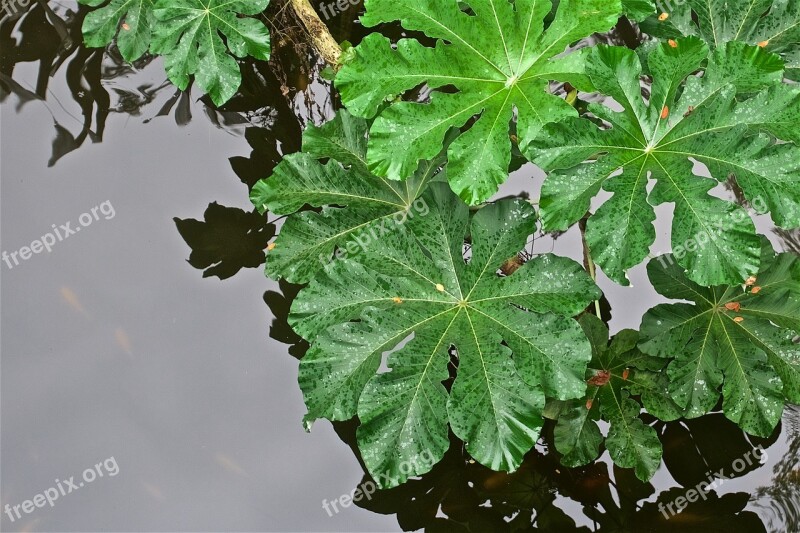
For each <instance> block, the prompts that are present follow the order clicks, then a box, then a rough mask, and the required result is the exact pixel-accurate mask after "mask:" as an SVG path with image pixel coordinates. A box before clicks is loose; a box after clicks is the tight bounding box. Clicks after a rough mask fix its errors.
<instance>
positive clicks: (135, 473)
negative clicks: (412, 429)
mask: <svg viewBox="0 0 800 533" xmlns="http://www.w3.org/2000/svg"><path fill="white" fill-rule="evenodd" d="M50 6H52V12H50V13H47V12H46V11H45V9H43V7H42V4H36V5H35V6H34V7H32V8H31V9H30V11H28V12H27V14H26V15H25V16H24V17H22V18H21V19H18V20H16V21H11V22H8V21H7V22H5V23H4V24H3V25H2V26H1V27H0V39H1V40H0V43H1V45H2V54H1V61H2V63H1V64H0V76H2V77H0V86H1V87H2V88H3V93H2V100H3V105H2V106H1V107H0V113H1V114H0V120H2V129H1V130H0V174H1V177H0V178H1V181H0V183H1V184H2V190H1V192H0V198H1V200H2V220H1V222H0V229H1V231H2V251H6V252H8V253H9V254H10V253H12V252H17V251H19V250H20V249H21V248H22V247H24V246H29V245H30V243H31V242H32V241H33V240H36V239H39V238H40V237H42V236H44V235H46V234H47V233H54V232H55V230H56V229H58V230H59V233H66V230H62V229H61V226H62V225H64V224H66V223H67V221H70V224H71V229H73V230H74V229H76V228H77V227H80V228H81V229H80V231H79V232H75V233H74V234H72V235H70V236H68V237H66V238H64V240H62V241H59V240H58V239H56V242H55V244H53V245H52V251H50V252H47V251H42V252H41V253H39V254H35V255H33V256H32V257H30V258H29V259H27V260H19V255H17V258H18V260H19V264H16V265H15V264H14V262H13V260H12V262H11V264H12V266H13V268H9V267H8V266H7V265H6V264H5V263H3V264H2V265H0V272H2V287H1V288H0V290H1V291H2V326H1V328H2V329H1V331H0V340H1V342H2V346H1V350H2V383H1V387H2V392H1V395H2V398H1V401H2V413H1V414H2V427H0V430H1V431H0V454H2V473H0V481H1V482H2V487H0V504H2V507H3V509H5V506H6V505H7V504H8V505H10V506H12V507H13V506H15V505H19V504H22V503H23V502H24V501H25V500H28V499H32V498H33V497H34V496H35V495H36V494H39V493H44V492H45V491H47V490H48V489H50V488H51V487H53V489H54V490H55V489H56V488H57V487H59V485H60V486H61V487H63V485H64V481H65V480H67V479H69V478H70V477H71V476H75V482H76V483H77V482H78V481H80V480H82V479H84V478H83V472H84V470H85V469H87V468H94V465H100V466H99V467H98V468H97V470H100V471H102V472H103V473H104V475H103V477H98V478H97V479H96V480H94V481H92V482H90V483H85V486H83V487H79V488H78V489H76V490H75V491H73V492H72V493H68V494H61V495H59V497H58V499H57V500H55V501H54V502H53V506H52V507H51V506H50V505H49V504H45V505H44V507H43V508H41V509H35V510H34V511H33V512H31V513H30V514H24V513H23V514H22V518H19V519H17V518H16V517H15V520H14V521H12V520H11V519H10V518H9V516H8V515H6V514H5V513H4V514H3V515H2V522H0V528H2V530H3V531H136V530H146V531H207V530H209V531H221V530H237V531H396V530H399V529H407V530H408V529H420V528H426V529H428V530H431V531H504V530H513V531H525V530H531V529H538V530H543V531H631V532H639V531H667V530H680V531H728V532H733V531H743V532H751V531H753V532H755V531H792V532H798V531H800V516H799V515H800V485H799V484H800V473H798V462H799V461H800V412H799V411H797V410H795V409H793V408H789V409H787V411H786V413H785V416H784V420H783V424H782V425H781V427H780V428H778V430H776V432H775V434H774V435H773V436H772V437H771V438H770V439H754V438H750V437H748V436H747V435H745V434H744V433H742V431H741V430H739V429H738V428H737V427H736V426H735V425H733V424H732V423H730V422H728V421H727V420H726V419H725V418H724V416H722V415H721V414H712V415H709V416H706V417H704V418H702V419H699V420H692V421H683V422H676V423H670V424H663V423H658V422H655V421H652V423H653V424H654V425H655V427H656V429H657V430H658V431H659V433H660V434H661V435H662V437H663V438H662V442H663V445H664V461H665V464H664V465H662V468H661V470H659V472H658V473H657V474H656V476H655V478H654V479H653V480H652V481H651V483H649V484H648V483H642V482H640V481H638V480H636V479H635V477H634V476H633V474H632V472H631V471H628V470H620V469H616V468H614V467H613V465H612V464H611V462H610V460H609V458H608V455H607V454H605V455H604V456H603V457H602V458H601V460H599V461H597V462H596V463H595V464H593V465H590V466H587V467H585V468H580V469H567V468H564V467H562V466H560V465H559V464H558V461H557V459H556V458H555V455H554V454H548V447H547V442H549V439H548V438H547V437H548V435H547V431H545V438H544V439H543V440H542V444H541V445H540V446H539V447H538V448H537V449H536V450H534V451H532V452H531V453H530V457H529V458H528V460H526V462H525V464H524V465H523V467H522V468H521V469H520V470H519V471H518V472H517V473H515V474H512V475H505V474H498V473H494V472H491V471H488V470H487V469H485V468H483V467H481V466H480V465H478V464H474V463H471V462H470V461H469V460H468V458H466V455H465V454H464V453H463V451H462V447H461V445H460V443H458V442H455V441H454V443H453V446H452V447H451V450H450V452H449V453H448V455H447V456H446V458H445V460H444V461H443V462H442V463H441V464H440V465H438V466H437V467H436V468H435V469H434V471H433V472H431V473H430V474H429V475H426V476H424V477H423V478H422V479H419V480H412V481H410V482H409V483H407V484H406V485H404V486H401V487H398V488H396V489H392V490H389V491H385V492H381V493H376V494H372V495H370V497H369V499H366V498H365V499H362V501H360V502H358V503H357V504H356V505H350V506H348V507H347V508H341V506H338V507H337V509H338V511H339V512H332V510H331V512H330V513H329V512H326V510H325V509H324V508H323V502H324V501H327V502H331V501H335V500H338V499H339V498H340V497H341V496H342V495H345V494H348V493H352V491H353V489H354V488H356V486H357V485H359V483H362V482H363V481H366V479H365V478H364V470H363V469H362V467H361V465H360V463H359V459H358V455H357V453H356V452H355V451H354V450H355V439H354V435H355V424H354V423H345V424H336V425H332V424H330V423H327V422H320V423H317V424H316V425H315V426H314V429H313V431H312V433H311V434H310V435H309V434H306V433H305V432H304V431H303V429H302V426H301V423H300V420H301V418H302V415H303V414H304V412H305V409H304V406H303V401H302V397H301V394H300V390H299V388H298V386H297V382H296V377H297V359H298V358H299V357H301V356H302V354H303V353H304V349H305V346H304V343H302V342H301V341H300V339H298V338H297V337H296V336H295V335H294V334H293V333H292V332H291V330H290V329H289V328H288V326H287V325H286V323H285V317H286V314H287V313H288V306H289V304H290V303H291V298H292V295H293V294H294V292H295V291H296V290H297V289H296V287H290V286H279V285H278V284H276V283H274V282H272V281H270V280H268V279H267V278H265V277H264V276H263V275H262V273H261V263H262V262H263V249H264V248H265V247H266V244H267V242H268V240H269V239H270V238H271V237H272V236H273V235H274V233H275V231H276V229H279V226H280V221H272V219H271V218H270V217H266V218H265V217H261V216H259V215H257V214H254V213H253V211H252V209H251V206H250V204H249V202H248V200H247V196H248V187H249V186H252V185H253V183H255V181H256V180H258V179H259V178H262V177H266V176H268V175H269V174H270V172H271V169H272V168H273V167H274V165H275V164H276V163H277V162H278V161H279V159H280V156H281V154H282V153H290V152H293V151H296V150H298V149H299V147H300V134H301V132H302V129H303V126H304V125H305V124H306V123H309V122H317V123H319V122H321V121H324V120H325V119H327V118H330V117H331V116H332V114H333V110H334V106H335V105H336V104H337V102H336V101H335V99H332V98H331V96H330V88H329V85H328V83H327V82H325V81H324V80H321V79H320V78H319V77H318V76H317V73H318V66H316V65H315V62H314V59H313V57H312V56H311V55H310V52H309V50H307V48H306V47H305V46H304V45H303V43H302V34H301V33H300V32H299V31H298V30H297V28H294V27H292V21H291V20H290V19H287V17H286V16H285V14H280V13H279V10H277V9H276V8H275V7H273V8H272V9H271V11H270V12H269V13H268V16H269V21H270V23H271V24H274V25H276V26H277V27H281V28H283V29H284V30H285V31H282V32H281V33H280V35H279V36H278V37H277V38H276V41H277V44H278V47H277V48H278V51H277V52H276V54H275V56H276V57H275V58H274V59H273V61H272V63H270V64H267V63H263V62H248V63H247V64H245V65H244V66H243V71H244V77H245V82H244V85H243V89H242V94H241V95H240V96H237V97H236V98H235V99H234V100H233V101H232V102H230V103H229V104H228V105H227V106H226V107H225V108H224V109H221V110H220V109H215V108H213V107H212V106H211V105H210V103H209V102H208V101H207V100H206V99H198V95H196V94H191V93H190V94H185V95H180V94H177V93H175V91H174V88H173V87H172V86H170V85H169V84H168V83H165V79H164V74H163V70H162V67H161V65H160V63H159V61H158V60H143V61H142V62H141V64H137V65H135V66H134V67H131V66H126V65H124V64H123V63H122V62H121V61H119V60H118V59H117V58H115V57H114V55H113V53H112V54H110V55H106V56H103V54H102V53H101V51H96V50H87V49H85V48H82V47H81V46H80V23H81V20H82V16H83V14H84V11H83V10H81V11H80V12H78V13H77V14H76V9H77V8H76V6H75V5H74V4H71V3H64V4H55V3H52V2H51V3H50ZM356 15H357V8H352V9H350V10H349V11H346V12H345V13H344V14H343V15H341V16H337V17H335V18H333V19H332V20H331V21H330V25H331V27H332V28H333V29H334V33H335V34H336V37H337V39H338V40H344V39H350V40H351V41H353V42H357V41H358V39H359V38H360V37H361V36H362V35H363V29H362V28H360V27H359V26H358V24H357V23H354V22H353V20H354V18H355V16H356ZM287 28H288V29H287ZM620 38H629V36H626V35H624V34H623V35H622V36H621V37H620ZM541 179H542V174H541V172H539V171H538V170H537V169H535V168H533V167H532V166H530V165H528V166H525V167H523V168H522V169H520V170H519V171H517V172H515V173H514V175H513V176H512V179H511V180H510V181H509V183H508V184H507V185H506V186H505V188H504V191H503V194H517V193H519V192H520V191H522V190H528V191H536V190H538V185H539V184H540V183H541ZM93 208H94V214H93V213H92V209H93ZM84 213H86V214H87V215H86V216H83V214H84ZM659 215H660V216H661V217H660V219H659V222H660V225H659V228H658V241H657V243H656V245H655V247H654V250H657V251H666V250H668V247H669V244H668V243H669V239H668V227H669V224H668V223H664V221H665V220H669V218H668V217H669V215H670V213H669V210H668V209H664V210H661V211H660V212H659ZM82 222H88V223H87V224H86V225H85V226H82V225H81V223H82ZM272 222H275V224H272ZM762 222H763V221H762ZM53 225H55V226H56V228H53ZM762 229H764V231H766V232H769V233H770V236H771V238H772V240H773V242H774V243H775V244H776V246H779V247H782V248H787V247H789V246H791V245H792V243H794V246H797V244H796V243H797V240H796V236H792V235H784V236H779V235H777V234H774V233H772V232H771V231H770V230H769V227H768V226H766V225H765V224H762ZM62 237H63V235H62ZM793 239H794V240H793ZM535 250H536V251H551V250H552V251H555V252H556V253H559V254H561V255H570V256H572V257H574V258H576V259H580V235H579V234H578V233H577V232H576V231H575V230H572V231H570V232H568V233H567V234H565V235H563V236H560V237H559V238H558V239H556V240H553V239H551V238H546V237H541V238H539V239H537V240H536V241H535ZM187 260H188V261H187ZM631 279H632V281H633V286H632V287H629V288H622V287H619V286H616V285H614V284H613V283H611V282H609V281H608V280H607V279H605V278H603V277H602V276H601V279H600V284H601V286H602V288H603V289H604V290H605V291H606V295H607V297H608V300H609V303H610V306H611V312H612V314H613V318H612V321H611V327H612V330H613V331H618V330H619V329H622V328H625V327H633V328H636V327H638V325H639V321H640V319H641V316H642V314H643V312H644V311H645V310H647V309H648V308H649V307H651V306H652V305H653V304H655V303H657V302H659V301H661V300H660V297H659V296H658V295H656V294H655V292H654V291H653V289H652V287H650V286H649V284H648V282H647V279H646V275H645V272H644V268H643V267H638V268H636V269H634V271H633V272H632V274H631ZM759 446H760V447H761V448H763V449H764V450H765V451H766V457H765V458H764V462H763V464H760V463H759V462H758V461H751V463H752V464H750V465H747V466H746V467H744V468H742V469H740V471H735V465H737V464H740V463H737V460H739V459H744V458H747V457H753V450H754V449H756V448H757V447H759ZM720 469H722V470H723V471H724V474H725V475H726V476H731V477H732V479H726V480H724V482H723V483H722V484H721V485H719V486H718V488H717V489H716V490H715V491H714V492H713V493H712V494H711V495H710V496H709V497H708V499H707V500H706V501H703V500H700V501H698V502H697V503H694V504H691V505H690V506H689V508H687V509H686V510H684V511H683V512H682V513H680V514H679V515H677V516H676V517H674V518H672V519H670V520H669V521H666V520H665V519H664V517H663V515H662V514H661V513H660V512H659V508H658V504H659V503H663V504H667V503H670V502H672V501H674V500H675V499H676V498H677V497H679V496H681V495H685V494H686V492H687V491H688V490H689V489H690V488H692V487H694V486H696V485H697V484H698V483H699V482H701V481H704V480H706V479H707V477H708V472H710V471H713V472H718V471H720ZM57 479H58V480H59V482H56V480H57ZM64 492H66V491H64ZM329 509H331V507H329ZM12 513H13V511H12ZM12 516H13V515H12Z"/></svg>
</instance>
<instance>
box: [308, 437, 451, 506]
mask: <svg viewBox="0 0 800 533" xmlns="http://www.w3.org/2000/svg"><path fill="white" fill-rule="evenodd" d="M435 463H436V460H435V458H434V457H433V454H432V453H431V452H430V451H429V450H425V451H423V452H422V453H421V454H419V456H418V457H414V458H413V459H410V460H408V461H403V462H402V463H400V464H399V465H398V469H399V470H400V472H402V473H403V474H406V475H407V474H410V473H411V472H424V471H426V470H430V468H431V467H432V466H433V465H434V464H435ZM378 477H379V478H380V479H382V480H383V485H389V486H394V485H397V479H395V478H393V477H391V476H390V475H388V474H386V473H385V472H381V473H380V474H378ZM376 490H378V485H377V484H375V482H374V481H366V482H364V483H362V484H361V485H359V486H358V487H356V488H355V489H353V491H352V492H350V493H348V494H342V495H341V496H339V497H338V498H336V499H335V500H333V501H330V502H329V501H328V500H322V508H323V509H325V512H327V513H328V516H333V515H334V514H336V513H338V512H339V511H340V510H341V509H345V508H347V507H350V505H351V504H352V503H353V502H360V501H361V500H362V499H363V498H364V497H365V496H366V498H367V501H371V500H372V495H373V494H375V491H376ZM337 504H338V505H337ZM340 507H341V508H340Z"/></svg>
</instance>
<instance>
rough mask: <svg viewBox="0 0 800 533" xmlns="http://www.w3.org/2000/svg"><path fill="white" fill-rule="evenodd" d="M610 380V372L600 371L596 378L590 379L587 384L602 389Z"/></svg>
mask: <svg viewBox="0 0 800 533" xmlns="http://www.w3.org/2000/svg"><path fill="white" fill-rule="evenodd" d="M610 379H611V372H609V371H608V370H600V371H599V372H597V373H596V374H595V375H594V376H592V377H590V378H589V380H588V381H587V383H588V384H589V385H595V386H597V387H602V386H603V385H605V384H606V383H608V380H610Z"/></svg>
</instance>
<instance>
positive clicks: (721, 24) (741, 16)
mask: <svg viewBox="0 0 800 533" xmlns="http://www.w3.org/2000/svg"><path fill="white" fill-rule="evenodd" d="M636 2H637V3H639V4H640V6H642V9H641V10H640V11H639V13H645V14H648V15H650V16H649V17H648V18H647V19H646V20H645V21H644V22H643V23H642V29H643V30H644V31H645V32H647V33H649V34H651V35H654V36H656V37H661V38H665V39H670V38H677V37H678V36H681V35H694V36H697V37H700V38H702V39H703V40H705V41H706V42H707V43H708V44H709V45H710V46H712V47H714V48H716V47H718V46H724V45H725V43H728V42H731V41H740V42H745V43H748V44H752V45H758V46H761V47H763V48H765V49H766V50H767V51H769V52H774V53H776V54H780V55H781V57H782V58H783V60H784V61H785V62H786V77H787V78H789V79H792V80H798V79H800V4H798V3H797V2H796V1H795V0H682V1H680V2H678V1H676V0H673V1H671V2H670V1H665V2H661V3H660V5H664V6H668V7H667V9H668V11H667V12H661V13H656V12H655V8H656V5H658V3H656V2H652V1H651V0H636ZM648 4H649V5H648ZM642 18H644V17H642Z"/></svg>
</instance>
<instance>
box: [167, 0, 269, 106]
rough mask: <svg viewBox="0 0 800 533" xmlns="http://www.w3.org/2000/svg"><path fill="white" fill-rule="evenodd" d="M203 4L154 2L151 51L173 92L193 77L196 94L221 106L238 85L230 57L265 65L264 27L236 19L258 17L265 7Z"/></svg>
mask: <svg viewBox="0 0 800 533" xmlns="http://www.w3.org/2000/svg"><path fill="white" fill-rule="evenodd" d="M207 2H208V3H204V2H203V1H201V0H157V1H156V5H155V17H156V19H158V23H157V24H156V26H155V29H154V36H153V43H152V51H153V52H154V53H157V54H161V55H163V56H164V67H165V68H166V70H167V75H168V76H169V79H170V80H171V81H172V83H174V84H175V85H176V86H177V87H178V88H179V89H181V90H184V89H186V87H187V86H188V85H189V78H190V77H191V76H192V75H194V76H195V81H196V82H197V85H198V86H199V87H200V89H202V90H203V91H204V92H205V93H207V94H208V95H209V96H210V97H211V100H212V101H213V102H214V104H216V105H222V104H224V103H225V102H227V101H228V100H230V99H231V98H232V97H233V95H234V94H236V91H237V90H238V89H239V85H240V84H241V82H242V75H241V73H240V72H239V65H238V64H237V62H236V59H235V57H239V58H242V57H246V56H253V57H255V58H256V59H263V60H267V59H269V54H270V39H269V30H268V29H267V27H266V26H265V25H264V24H263V23H262V22H260V21H258V20H256V19H255V18H252V17H241V16H240V15H258V14H260V13H261V12H262V11H264V10H265V9H266V8H267V5H268V3H269V1H268V0H250V1H245V0H232V1H228V0H207ZM223 36H224V37H225V41H224V42H223V40H222V37H223ZM228 50H230V53H228Z"/></svg>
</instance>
